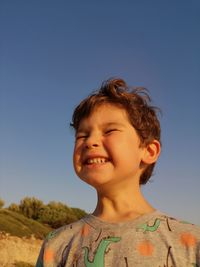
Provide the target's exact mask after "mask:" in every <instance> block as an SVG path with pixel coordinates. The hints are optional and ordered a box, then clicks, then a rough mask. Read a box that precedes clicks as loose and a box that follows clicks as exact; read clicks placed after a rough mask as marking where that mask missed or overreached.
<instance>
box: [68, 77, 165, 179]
mask: <svg viewBox="0 0 200 267" xmlns="http://www.w3.org/2000/svg"><path fill="white" fill-rule="evenodd" d="M150 101H151V100H150V97H149V96H148V94H147V93H146V90H145V89H144V88H134V89H131V88H129V87H128V86H127V84H126V83H125V81H124V80H122V79H119V78H116V79H109V80H107V81H105V82H104V83H103V84H102V86H101V88H100V89H99V90H98V91H96V92H94V93H93V94H91V95H90V96H88V97H87V98H86V99H84V100H83V101H82V102H81V103H80V104H79V105H78V106H77V107H76V109H75V111H74V114H73V117H72V123H71V126H73V127H74V129H75V131H78V129H79V126H80V123H81V121H82V120H83V119H85V118H87V117H89V116H90V115H91V114H92V113H93V111H94V110H95V109H96V108H97V107H99V106H101V105H102V104H114V105H115V106H118V107H120V108H123V109H124V110H125V111H126V113H127V117H128V119H129V122H130V123H131V125H132V126H133V127H134V129H135V130H136V133H137V134H138V137H139V139H140V146H144V147H145V146H147V145H149V144H150V143H151V142H153V140H157V141H158V142H160V123H159V120H158V118H157V114H156V111H157V108H155V107H153V106H151V105H150ZM154 165H155V163H152V164H149V165H147V166H146V167H145V168H144V171H143V173H142V174H141V176H140V184H145V183H146V182H147V181H148V180H149V178H150V177H151V175H152V172H153V168H154Z"/></svg>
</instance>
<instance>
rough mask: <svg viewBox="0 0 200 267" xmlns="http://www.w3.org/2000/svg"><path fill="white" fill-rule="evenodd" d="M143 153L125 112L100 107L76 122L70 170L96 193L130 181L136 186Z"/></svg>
mask: <svg viewBox="0 0 200 267" xmlns="http://www.w3.org/2000/svg"><path fill="white" fill-rule="evenodd" d="M144 150H145V148H144V147H142V146H140V139H139V137H138V135H137V133H136V131H135V129H134V127H133V126H132V125H131V124H130V122H129V119H128V116H127V113H126V111H125V110H124V109H123V108H121V107H118V106H116V105H114V104H102V105H100V106H98V107H97V108H96V109H95V110H94V111H93V112H92V113H91V115H90V116H89V117H87V118H84V119H83V120H82V121H81V122H80V125H79V129H78V131H77V133H76V142H75V147H74V156H73V161H74V168H75V171H76V174H77V175H78V176H79V177H80V178H81V179H82V180H83V181H85V182H86V183H88V184H90V185H92V186H93V187H95V188H96V189H98V188H100V187H101V186H102V185H109V184H110V185H114V184H117V183H119V184H120V182H121V181H123V182H125V181H126V180H127V181H130V179H131V180H132V179H138V183H139V177H140V175H141V172H142V169H141V167H140V166H141V162H142V157H143V155H144Z"/></svg>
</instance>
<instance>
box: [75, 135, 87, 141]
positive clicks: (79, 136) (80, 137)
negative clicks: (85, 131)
mask: <svg viewBox="0 0 200 267" xmlns="http://www.w3.org/2000/svg"><path fill="white" fill-rule="evenodd" d="M87 137H88V136H87V135H77V136H76V140H78V139H82V138H87Z"/></svg>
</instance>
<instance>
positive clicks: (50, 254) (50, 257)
mask: <svg viewBox="0 0 200 267" xmlns="http://www.w3.org/2000/svg"><path fill="white" fill-rule="evenodd" d="M53 258H54V252H53V251H52V250H50V249H47V250H45V252H44V262H45V263H47V262H51V261H52V260H53Z"/></svg>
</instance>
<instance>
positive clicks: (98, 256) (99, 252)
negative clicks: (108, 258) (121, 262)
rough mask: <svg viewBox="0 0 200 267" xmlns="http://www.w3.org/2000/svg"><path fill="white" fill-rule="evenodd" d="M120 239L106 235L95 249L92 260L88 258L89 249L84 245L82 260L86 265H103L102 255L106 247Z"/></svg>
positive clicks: (87, 266) (96, 266) (97, 266)
mask: <svg viewBox="0 0 200 267" xmlns="http://www.w3.org/2000/svg"><path fill="white" fill-rule="evenodd" d="M120 240H121V238H120V237H108V238H103V239H102V240H101V242H100V243H99V245H98V248H97V251H96V253H95V256H94V259H93V261H90V260H89V259H88V256H89V255H88V254H89V249H88V247H84V248H83V249H84V250H85V251H84V253H85V255H84V262H85V266H86V267H104V255H105V252H106V249H107V247H108V246H109V245H110V243H112V242H119V241H120Z"/></svg>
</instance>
